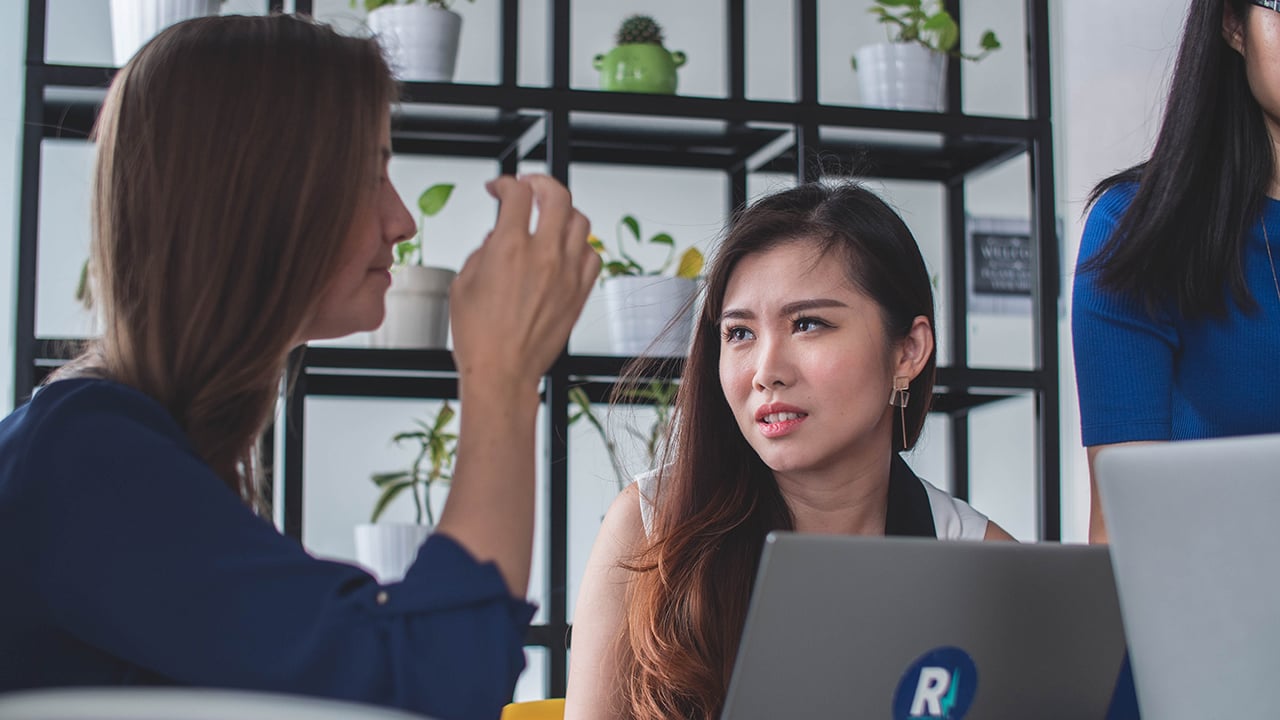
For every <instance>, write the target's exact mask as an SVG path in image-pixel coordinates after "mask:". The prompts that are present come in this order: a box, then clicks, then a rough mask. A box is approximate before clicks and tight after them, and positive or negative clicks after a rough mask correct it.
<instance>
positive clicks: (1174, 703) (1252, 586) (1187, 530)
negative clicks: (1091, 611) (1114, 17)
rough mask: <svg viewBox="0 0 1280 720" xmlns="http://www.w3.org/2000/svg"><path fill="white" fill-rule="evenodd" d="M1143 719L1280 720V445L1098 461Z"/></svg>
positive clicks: (1128, 453) (1122, 455)
mask: <svg viewBox="0 0 1280 720" xmlns="http://www.w3.org/2000/svg"><path fill="white" fill-rule="evenodd" d="M1095 472H1096V473H1097V481H1098V489H1099V491H1100V493H1101V496H1102V510H1103V515H1104V517H1105V519H1106V522H1107V532H1108V534H1109V536H1110V543H1111V558H1112V562H1113V563H1114V565H1115V576H1116V584H1117V586H1118V588H1119V593H1120V602H1121V607H1122V609H1123V610H1124V617H1125V631H1126V633H1127V635H1128V639H1129V647H1130V653H1131V657H1132V661H1133V675H1134V682H1135V685H1136V686H1137V691H1138V705H1139V707H1140V708H1141V709H1142V715H1143V717H1147V718H1161V720H1181V719H1182V718H1188V719H1191V718H1194V719H1196V720H1202V719H1203V718H1215V717H1224V718H1225V717H1238V718H1246V717H1249V718H1260V717H1280V710H1278V709H1277V707H1278V705H1277V702H1276V699H1275V691H1274V688H1275V685H1276V677H1277V669H1278V668H1280V660H1278V659H1277V649H1278V648H1280V601H1278V600H1277V598H1280V575H1278V573H1277V568H1280V534H1278V533H1277V530H1276V527H1275V525H1276V519H1277V514H1278V513H1280V436H1278V435H1270V436H1263V435H1260V436H1254V437H1246V438H1224V439H1216V440H1192V441H1182V442H1174V443H1159V444H1150V445H1132V446H1122V447H1115V448H1108V449H1106V450H1103V451H1102V452H1100V453H1098V457H1097V458H1096V460H1095Z"/></svg>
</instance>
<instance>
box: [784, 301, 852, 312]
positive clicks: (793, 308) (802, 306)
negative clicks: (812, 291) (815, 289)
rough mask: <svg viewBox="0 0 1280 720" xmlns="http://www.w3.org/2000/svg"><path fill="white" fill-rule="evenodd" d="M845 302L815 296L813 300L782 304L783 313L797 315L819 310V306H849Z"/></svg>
mask: <svg viewBox="0 0 1280 720" xmlns="http://www.w3.org/2000/svg"><path fill="white" fill-rule="evenodd" d="M847 307H849V306H848V305H846V304H845V303H842V302H840V301H839V300H836V299H834V298H814V299H812V300H797V301H796V302H793V303H787V304H786V305H783V306H782V315H784V316H786V315H795V314H796V313H802V312H804V311H805V310H817V309H819V308H847Z"/></svg>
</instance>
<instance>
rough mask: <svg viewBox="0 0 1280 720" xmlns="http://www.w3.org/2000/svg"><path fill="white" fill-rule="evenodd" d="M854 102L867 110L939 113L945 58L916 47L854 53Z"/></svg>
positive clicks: (883, 45)
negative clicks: (856, 86) (855, 73)
mask: <svg viewBox="0 0 1280 720" xmlns="http://www.w3.org/2000/svg"><path fill="white" fill-rule="evenodd" d="M856 58H857V61H858V71H857V76H858V99H859V102H860V103H861V104H862V105H865V106H867V107H877V108H888V109H891V110H922V111H925V112H941V111H942V109H943V108H944V107H945V105H946V78H945V73H946V69H947V57H946V56H945V55H942V54H940V53H936V52H933V51H932V50H930V49H929V48H926V47H924V46H923V45H920V44H918V43H880V44H879V45H867V46H866V47H863V48H861V49H859V50H858V52H857V55H856Z"/></svg>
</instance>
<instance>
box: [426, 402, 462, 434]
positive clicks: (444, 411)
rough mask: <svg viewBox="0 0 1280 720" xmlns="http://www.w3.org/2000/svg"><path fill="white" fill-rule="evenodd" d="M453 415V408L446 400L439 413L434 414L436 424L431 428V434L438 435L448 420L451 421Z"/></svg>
mask: <svg viewBox="0 0 1280 720" xmlns="http://www.w3.org/2000/svg"><path fill="white" fill-rule="evenodd" d="M455 414H456V413H455V412H454V410H453V406H452V405H450V404H449V402H448V401H447V400H446V401H445V403H444V405H442V406H441V407H440V412H439V413H437V414H436V423H435V425H434V426H433V427H432V428H431V433H432V434H433V435H439V434H440V433H441V431H443V430H444V426H445V425H448V424H449V421H450V420H453V416H454V415H455Z"/></svg>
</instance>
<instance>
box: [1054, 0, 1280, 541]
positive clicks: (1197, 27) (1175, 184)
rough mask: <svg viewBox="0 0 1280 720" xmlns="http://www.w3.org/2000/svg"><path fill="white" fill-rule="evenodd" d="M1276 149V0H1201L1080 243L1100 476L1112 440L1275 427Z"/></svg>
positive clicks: (1279, 125)
mask: <svg viewBox="0 0 1280 720" xmlns="http://www.w3.org/2000/svg"><path fill="white" fill-rule="evenodd" d="M1277 147H1280V3H1277V2H1276V0H1252V1H1251V0H1193V2H1192V3H1191V8H1190V11H1189V14H1188V17H1187V23H1186V29H1185V31H1184V34H1183V39H1182V45H1181V48H1180V50H1179V53H1178V60H1177V65H1176V68H1175V70H1174V74H1173V81H1172V84H1171V86H1170V90H1169V97H1168V102H1167V104H1166V111H1165V115H1164V120H1163V124H1162V125H1161V128H1160V132H1159V135H1158V137H1157V139H1156V145H1155V149H1154V150H1153V151H1152V153H1151V157H1150V159H1148V160H1147V161H1146V162H1144V163H1142V164H1140V165H1137V166H1135V167H1132V168H1130V169H1128V170H1125V171H1124V172H1121V173H1119V174H1117V175H1114V176H1112V177H1109V178H1107V179H1106V180H1104V181H1102V182H1101V183H1100V184H1099V185H1098V186H1097V187H1096V188H1095V189H1094V191H1093V194H1092V195H1091V197H1090V202H1091V203H1092V205H1093V209H1092V211H1091V212H1090V214H1089V218H1088V221H1087V222H1086V224H1085V230H1084V235H1083V237H1082V239H1081V243H1080V259H1079V266H1078V269H1077V273H1076V280H1075V295H1074V303H1073V311H1072V332H1073V335H1074V349H1075V359H1076V379H1077V382H1078V384H1079V392H1080V415H1081V424H1082V433H1083V440H1084V444H1085V445H1086V446H1087V447H1088V449H1089V464H1090V471H1091V472H1090V474H1091V475H1092V466H1093V459H1094V457H1095V456H1096V454H1097V452H1098V451H1099V450H1100V449H1102V448H1104V447H1106V446H1109V445H1114V444H1119V443H1129V442H1144V441H1162V440H1180V439H1188V438H1204V437H1217V436H1224V435H1244V434H1250V433H1263V432H1280V278H1278V271H1280V200H1277V198H1280V164H1277V161H1276V148H1277ZM1089 537H1090V540H1091V541H1094V542H1105V541H1106V538H1107V533H1106V528H1105V526H1104V523H1103V520H1102V515H1101V511H1100V506H1099V500H1098V493H1097V487H1096V483H1093V507H1092V513H1091V517H1090V527H1089Z"/></svg>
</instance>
